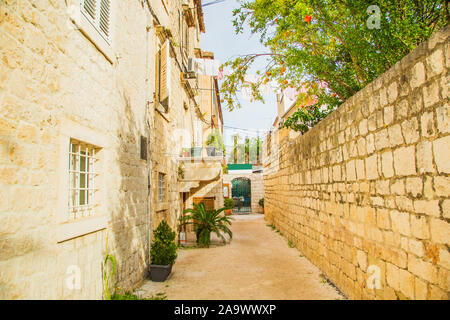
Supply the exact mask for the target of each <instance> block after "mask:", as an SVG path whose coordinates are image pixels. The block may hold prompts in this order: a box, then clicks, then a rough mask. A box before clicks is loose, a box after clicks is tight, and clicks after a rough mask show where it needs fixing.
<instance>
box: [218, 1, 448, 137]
mask: <svg viewBox="0 0 450 320" xmlns="http://www.w3.org/2000/svg"><path fill="white" fill-rule="evenodd" d="M371 5H376V6H378V8H379V9H380V12H379V22H380V26H379V28H377V27H376V26H375V28H374V24H373V23H372V22H373V21H374V18H377V16H376V14H377V13H376V12H374V11H372V10H369V7H370V6H371ZM234 17H235V19H234V21H233V23H234V25H235V28H236V32H237V33H239V32H242V30H243V29H244V27H245V26H246V25H248V27H249V28H250V30H251V32H252V33H254V34H259V36H260V40H261V42H262V43H263V45H264V46H265V47H266V48H267V49H268V50H269V52H268V53H263V54H259V53H249V54H247V55H244V56H239V57H237V58H235V59H234V60H231V61H228V62H226V63H225V65H224V66H229V67H231V69H232V70H233V72H232V73H231V74H230V75H228V76H226V78H225V81H224V82H223V85H222V88H221V92H222V94H223V95H224V96H223V97H224V100H225V101H226V102H227V105H228V108H229V110H233V109H234V108H239V107H240V103H239V101H238V100H237V98H236V93H237V92H239V91H240V90H241V88H242V87H243V86H245V85H247V86H250V87H251V89H252V92H253V99H254V100H259V101H263V98H262V95H261V93H260V92H259V88H260V86H261V85H263V84H267V83H268V82H269V81H271V82H272V81H274V82H276V83H278V84H279V85H280V87H281V88H287V87H292V88H297V89H300V88H303V89H304V92H302V93H301V94H299V96H298V98H297V101H296V105H297V107H299V109H298V111H297V112H296V113H294V114H293V115H292V116H291V117H290V118H289V119H288V120H287V121H286V122H285V123H284V126H285V127H288V128H292V129H294V130H296V131H302V132H306V131H307V130H308V129H309V128H311V127H312V126H314V125H315V124H316V123H317V122H319V121H320V120H321V119H323V118H325V117H326V116H327V115H328V114H329V113H330V112H331V111H333V110H335V109H336V107H337V106H339V105H340V104H342V103H343V102H344V101H345V100H346V99H348V98H349V97H351V96H352V95H354V94H355V93H356V92H358V91H359V90H361V89H362V88H364V87H365V86H366V85H367V84H369V83H370V82H372V81H373V80H374V79H375V78H377V77H378V76H379V75H381V74H382V73H384V72H385V71H386V70H388V69H389V68H390V67H392V66H393V65H394V64H395V63H396V62H397V61H398V60H400V59H401V58H402V57H403V56H405V55H406V54H408V53H409V52H410V51H411V50H412V49H414V48H415V47H416V46H417V45H418V44H419V43H420V42H422V41H424V40H426V39H428V38H429V37H430V36H431V34H432V33H433V32H434V31H435V30H436V29H439V28H442V27H444V26H445V25H447V24H448V21H449V20H450V16H449V10H448V4H447V1H446V0H421V1H417V0H383V1H381V0H373V1H367V0H340V1H327V0H245V1H240V8H238V9H236V10H235V11H234ZM257 58H266V63H267V64H266V68H265V69H264V70H259V71H258V72H257V74H258V75H259V76H260V77H259V81H258V83H256V84H252V85H248V84H244V77H245V74H246V73H247V72H248V70H249V69H250V68H251V67H252V65H253V64H254V62H255V60H256V59H257ZM307 106H309V107H307Z"/></svg>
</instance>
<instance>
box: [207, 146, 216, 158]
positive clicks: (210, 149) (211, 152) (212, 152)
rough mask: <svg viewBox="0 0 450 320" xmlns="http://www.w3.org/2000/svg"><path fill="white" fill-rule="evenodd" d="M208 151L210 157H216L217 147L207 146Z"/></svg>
mask: <svg viewBox="0 0 450 320" xmlns="http://www.w3.org/2000/svg"><path fill="white" fill-rule="evenodd" d="M206 153H207V154H208V157H215V156H216V147H206Z"/></svg>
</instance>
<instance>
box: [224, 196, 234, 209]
mask: <svg viewBox="0 0 450 320" xmlns="http://www.w3.org/2000/svg"><path fill="white" fill-rule="evenodd" d="M223 202H224V206H225V210H229V209H233V208H234V200H233V199H231V198H225V199H224V200H223Z"/></svg>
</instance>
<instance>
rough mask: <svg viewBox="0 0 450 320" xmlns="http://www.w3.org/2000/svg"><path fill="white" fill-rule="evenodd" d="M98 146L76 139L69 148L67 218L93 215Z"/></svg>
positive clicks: (74, 218)
mask: <svg viewBox="0 0 450 320" xmlns="http://www.w3.org/2000/svg"><path fill="white" fill-rule="evenodd" d="M97 151H98V148H96V147H94V146H92V145H89V144H85V143H82V142H79V141H76V140H71V141H70V149H69V177H70V178H69V209H70V210H69V213H70V215H69V220H76V219H80V218H83V217H89V216H93V215H94V209H95V206H96V205H95V194H96V191H97V190H98V189H97V188H96V187H95V180H96V177H97V176H98V173H97V172H96V171H95V169H96V167H97V162H98V158H97V157H96V154H97Z"/></svg>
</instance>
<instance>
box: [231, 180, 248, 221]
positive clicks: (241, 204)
mask: <svg viewBox="0 0 450 320" xmlns="http://www.w3.org/2000/svg"><path fill="white" fill-rule="evenodd" d="M231 197H232V199H233V200H234V208H233V213H234V214H243V213H250V212H251V211H252V201H251V199H252V198H251V197H252V191H251V180H250V179H249V178H247V177H237V178H234V179H233V180H231Z"/></svg>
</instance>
